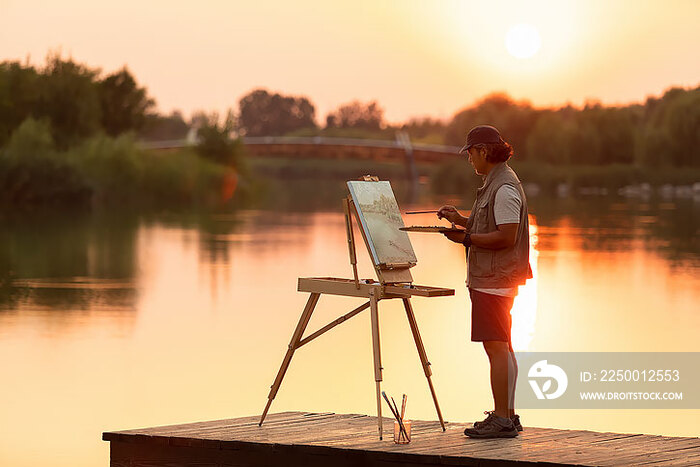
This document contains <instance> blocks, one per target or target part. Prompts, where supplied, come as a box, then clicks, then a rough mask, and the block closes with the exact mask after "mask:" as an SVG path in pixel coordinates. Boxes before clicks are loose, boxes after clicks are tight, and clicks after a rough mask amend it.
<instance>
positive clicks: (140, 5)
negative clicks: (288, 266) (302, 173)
mask: <svg viewBox="0 0 700 467" xmlns="http://www.w3.org/2000/svg"><path fill="white" fill-rule="evenodd" d="M699 19H700V1H695V0H664V1H651V0H633V1H627V0H624V1H623V0H608V1H598V0H596V1H578V2H574V1H505V0H501V1H495V0H491V1H478V2H477V1H446V0H443V1H427V0H426V1H413V0H411V1H409V0H402V1H382V0H368V1H365V0H352V1H329V0H325V1H308V0H294V1H265V0H255V1H223V0H222V1H207V0H203V1H200V2H192V1H188V2H182V1H177V0H168V1H161V0H140V1H134V0H121V1H119V2H103V1H99V0H63V1H60V2H57V1H48V0H45V1H37V0H0V60H25V59H26V58H27V56H29V57H30V62H31V63H34V64H42V63H43V61H44V57H45V56H46V54H47V52H48V51H50V50H58V49H60V50H62V51H63V53H64V56H68V55H70V56H72V57H73V58H74V59H75V60H77V61H79V62H82V63H86V64H88V65H90V66H92V67H97V68H101V69H102V70H104V71H105V72H111V71H114V70H116V69H118V68H120V67H122V66H123V65H127V66H128V67H129V69H130V70H131V71H132V72H133V73H134V75H135V76H136V78H137V80H138V81H139V82H140V83H141V84H143V85H145V86H146V87H147V88H148V89H149V92H150V94H151V96H153V97H154V98H155V99H156V101H157V104H158V108H159V110H160V111H162V112H169V111H171V110H173V109H181V110H182V111H184V113H185V114H186V115H189V114H190V113H191V112H193V111H196V110H206V111H212V110H217V111H225V109H227V108H229V107H236V106H237V102H238V100H239V99H240V97H241V96H242V95H244V94H246V93H247V92H248V91H250V90H251V89H253V88H257V87H264V88H267V89H269V90H272V91H279V92H282V93H285V94H292V95H305V96H308V97H309V98H310V99H311V101H312V102H313V103H314V104H315V105H316V109H317V119H318V120H319V121H322V119H323V116H325V114H326V113H327V112H328V111H330V110H333V109H334V108H335V107H337V106H338V105H339V104H342V103H345V102H348V101H350V100H353V99H360V100H363V101H369V100H374V99H376V100H378V101H379V103H380V104H381V105H382V106H383V107H384V109H385V111H386V117H387V119H388V120H389V121H392V122H396V121H401V120H404V119H406V118H408V117H412V116H424V115H431V116H434V117H441V118H448V117H450V116H452V115H453V114H454V112H456V111H457V110H459V109H460V108H463V107H465V106H468V105H470V104H472V103H474V101H475V100H477V99H479V98H481V97H483V96H484V95H486V94H488V93H490V92H494V91H504V92H507V93H508V94H510V95H511V96H512V97H514V98H515V99H517V100H521V99H526V100H529V101H531V102H532V103H533V104H534V105H536V106H551V105H554V106H559V105H564V104H566V103H567V102H570V103H572V104H574V105H581V104H583V103H584V102H585V101H586V100H587V99H595V100H600V101H602V102H603V103H605V104H614V103H629V102H641V101H643V100H644V99H645V97H646V96H648V95H659V94H661V93H662V92H663V91H664V90H665V89H667V88H668V87H670V86H674V85H675V86H685V87H688V86H697V85H698V84H700V52H699V51H698V50H699V49H700V47H699V46H700V28H698V27H697V23H698V20H699ZM522 24H525V25H526V26H525V29H523V27H522V26H520V27H519V28H516V29H513V28H515V27H516V26H517V25H522ZM518 31H521V32H522V31H526V33H525V35H520V36H518V35H517V32H518ZM527 31H530V32H532V31H535V32H534V35H533V34H532V33H530V35H528V33H527ZM509 32H510V34H511V35H510V36H508V34H509ZM506 37H510V43H509V45H510V46H511V49H509V48H507V47H506ZM538 42H539V44H540V45H539V48H538V47H537V43H538ZM512 47H515V50H512ZM509 50H510V51H509ZM533 50H535V52H533ZM532 53H534V55H531V56H530V57H529V58H518V56H517V55H523V54H532Z"/></svg>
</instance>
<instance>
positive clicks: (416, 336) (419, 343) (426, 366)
mask: <svg viewBox="0 0 700 467" xmlns="http://www.w3.org/2000/svg"><path fill="white" fill-rule="evenodd" d="M403 306H404V308H405V309H406V316H407V317H408V324H409V326H410V327H411V333H412V334H413V340H415V341H416V348H417V349H418V356H419V357H420V361H421V363H422V364H423V371H424V372H425V377H426V378H427V379H428V386H429V387H430V395H431V396H433V403H434V404H435V410H437V415H438V419H439V420H440V426H441V427H442V431H445V421H444V420H443V419H442V412H441V411H440V405H439V404H438V400H437V396H436V395H435V388H434V387H433V381H432V379H431V378H430V376H431V375H432V374H433V372H432V370H431V369H430V362H429V361H428V355H427V354H426V353H425V347H423V340H422V339H421V337H420V332H419V331H418V323H416V317H415V315H414V314H413V306H411V301H410V300H409V299H408V298H404V299H403Z"/></svg>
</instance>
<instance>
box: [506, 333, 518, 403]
mask: <svg viewBox="0 0 700 467" xmlns="http://www.w3.org/2000/svg"><path fill="white" fill-rule="evenodd" d="M508 357H509V358H508V380H509V381H508V382H509V388H508V390H509V391H510V398H509V400H508V402H509V404H508V416H510V417H512V416H513V415H515V384H516V383H517V381H518V361H517V360H516V359H515V352H514V351H513V344H511V343H510V342H508Z"/></svg>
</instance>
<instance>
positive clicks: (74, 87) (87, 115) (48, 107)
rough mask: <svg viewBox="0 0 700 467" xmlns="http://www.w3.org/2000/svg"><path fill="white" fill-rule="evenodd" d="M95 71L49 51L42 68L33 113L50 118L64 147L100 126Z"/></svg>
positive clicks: (53, 131) (54, 132) (56, 136)
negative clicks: (37, 100)
mask: <svg viewBox="0 0 700 467" xmlns="http://www.w3.org/2000/svg"><path fill="white" fill-rule="evenodd" d="M97 75H98V72H97V71H96V70H92V69H90V68H88V67H86V66H85V65H81V64H78V63H76V62H74V61H73V60H72V59H68V60H63V59H62V58H61V57H60V55H58V54H55V53H53V54H49V56H48V57H47V63H46V67H45V68H44V69H43V70H42V72H41V76H40V80H39V85H40V97H39V103H38V105H37V109H36V114H37V116H39V117H47V118H48V119H49V121H50V122H51V130H52V133H53V136H54V140H55V141H56V144H57V146H58V147H59V148H65V147H67V146H70V145H71V144H74V143H76V142H78V141H80V140H81V139H83V138H85V137H87V136H90V135H92V134H94V133H95V132H97V131H98V130H99V129H100V121H101V110H100V97H99V92H98V89H97V85H96V83H95V79H96V77H97Z"/></svg>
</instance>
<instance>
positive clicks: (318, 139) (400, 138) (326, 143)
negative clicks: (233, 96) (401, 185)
mask: <svg viewBox="0 0 700 467" xmlns="http://www.w3.org/2000/svg"><path fill="white" fill-rule="evenodd" d="M242 139H243V143H244V144H245V146H246V150H247V152H248V154H249V155H251V156H253V157H289V158H294V159H300V158H309V159H355V160H362V159H368V160H369V159H371V160H372V161H394V162H403V163H408V164H413V163H429V164H430V163H440V162H444V161H448V160H452V159H455V158H457V157H459V154H458V151H459V147H458V146H443V145H438V144H421V143H412V142H411V141H410V140H409V138H408V135H406V134H405V133H398V134H397V137H396V140H393V141H392V140H378V139H356V138H330V137H325V136H312V137H295V136H256V137H251V136H246V137H243V138H242ZM195 144H196V141H193V140H192V139H181V140H170V141H155V142H143V143H141V147H143V148H145V149H156V150H171V149H179V148H183V147H186V146H192V145H195Z"/></svg>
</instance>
